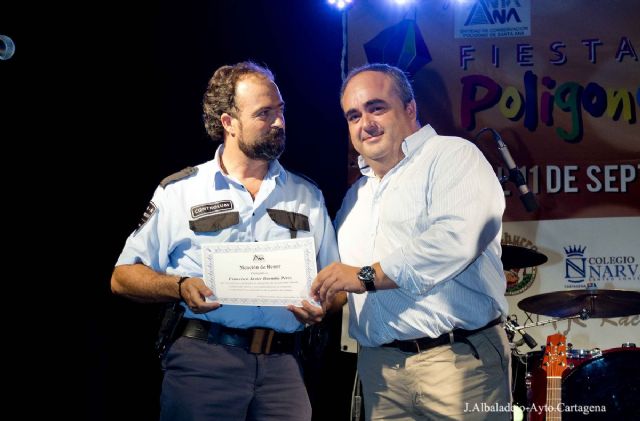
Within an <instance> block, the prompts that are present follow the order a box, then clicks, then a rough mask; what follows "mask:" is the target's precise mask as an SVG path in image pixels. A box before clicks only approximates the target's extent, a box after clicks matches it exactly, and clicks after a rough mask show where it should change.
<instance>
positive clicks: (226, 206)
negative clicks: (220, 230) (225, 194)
mask: <svg viewBox="0 0 640 421" xmlns="http://www.w3.org/2000/svg"><path fill="white" fill-rule="evenodd" d="M232 209H233V202H232V201H231V200H220V201H219V202H211V203H204V204H202V205H197V206H192V207H191V217H192V218H194V219H195V218H200V217H201V216H205V215H213V214H216V213H222V212H226V211H229V210H232Z"/></svg>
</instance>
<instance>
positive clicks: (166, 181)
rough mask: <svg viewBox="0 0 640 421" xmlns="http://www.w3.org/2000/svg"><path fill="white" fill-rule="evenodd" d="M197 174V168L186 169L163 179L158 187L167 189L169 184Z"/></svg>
mask: <svg viewBox="0 0 640 421" xmlns="http://www.w3.org/2000/svg"><path fill="white" fill-rule="evenodd" d="M197 173H198V168H196V167H187V168H185V169H183V170H180V171H178V172H177V173H173V174H171V175H170V176H168V177H165V178H164V179H163V180H162V181H161V182H160V185H161V186H162V188H163V189H164V188H165V187H167V186H168V185H169V184H171V183H175V182H176V181H179V180H182V179H183V178H187V177H189V176H192V175H194V174H197Z"/></svg>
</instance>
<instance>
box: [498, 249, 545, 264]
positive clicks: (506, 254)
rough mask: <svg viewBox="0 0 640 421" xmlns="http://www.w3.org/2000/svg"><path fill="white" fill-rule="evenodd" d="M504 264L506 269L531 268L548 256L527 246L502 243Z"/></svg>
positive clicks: (541, 262)
mask: <svg viewBox="0 0 640 421" xmlns="http://www.w3.org/2000/svg"><path fill="white" fill-rule="evenodd" d="M501 260H502V266H503V267H504V269H505V270H509V269H517V268H529V267H532V266H538V265H541V264H543V263H544V262H546V261H547V260H548V259H547V256H545V255H544V254H542V253H540V252H539V251H535V250H532V249H528V248H526V247H520V246H513V245H511V244H502V257H501Z"/></svg>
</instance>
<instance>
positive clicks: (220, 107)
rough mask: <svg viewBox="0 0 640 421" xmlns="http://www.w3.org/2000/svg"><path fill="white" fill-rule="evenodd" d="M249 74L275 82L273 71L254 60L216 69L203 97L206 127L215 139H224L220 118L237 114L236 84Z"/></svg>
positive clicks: (210, 135)
mask: <svg viewBox="0 0 640 421" xmlns="http://www.w3.org/2000/svg"><path fill="white" fill-rule="evenodd" d="M247 75H255V76H258V77H262V78H264V79H267V80H270V81H271V82H274V77H273V73H271V70H269V69H267V68H266V67H263V66H260V65H258V64H256V63H254V62H252V61H243V62H240V63H237V64H234V65H231V66H222V67H220V68H219V69H218V70H216V71H215V73H214V74H213V76H212V77H211V79H209V83H208V84H207V90H206V91H205V93H204V97H203V99H202V109H203V111H204V114H203V118H204V127H205V129H206V131H207V134H208V135H209V137H211V139H213V140H220V141H221V140H223V139H224V127H222V121H221V120H220V118H221V117H222V114H224V113H227V114H230V115H232V116H235V115H236V114H235V111H234V110H237V109H238V108H237V107H236V103H235V97H236V84H237V83H238V81H239V80H241V79H242V78H244V77H246V76H247Z"/></svg>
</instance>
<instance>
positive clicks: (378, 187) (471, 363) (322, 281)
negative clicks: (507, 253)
mask: <svg viewBox="0 0 640 421" xmlns="http://www.w3.org/2000/svg"><path fill="white" fill-rule="evenodd" d="M341 104H342V109H343V111H344V115H345V117H346V119H347V123H348V126H349V133H350V137H351V141H352V143H353V146H354V148H355V149H356V151H357V152H358V153H359V154H360V157H359V165H360V170H361V172H362V174H363V177H361V178H360V179H359V180H358V181H356V182H355V183H354V185H353V186H352V187H351V188H350V190H349V191H348V192H347V194H346V196H345V198H344V201H343V203H342V207H341V209H340V211H339V212H338V215H337V218H336V221H335V226H336V229H337V231H338V248H339V251H340V257H341V260H342V263H333V264H331V265H329V266H328V267H326V268H324V269H323V270H321V271H320V272H319V273H318V276H317V278H316V280H315V281H314V283H313V285H312V287H311V291H312V294H314V295H315V297H316V298H317V299H319V300H321V301H322V302H323V304H324V305H327V306H328V305H331V303H332V302H333V301H334V300H335V299H336V297H337V295H336V294H340V293H341V292H342V291H346V292H348V293H349V310H350V321H349V332H350V334H351V336H353V337H354V338H355V339H356V340H357V341H358V343H359V344H360V354H359V358H358V373H359V375H360V378H361V380H362V384H363V391H364V403H365V415H366V419H368V420H369V419H396V420H400V419H406V420H415V419H464V420H469V419H487V418H490V419H509V418H510V412H509V410H510V405H509V404H510V401H511V398H510V386H509V383H510V375H509V370H510V367H509V347H508V342H507V338H506V335H505V332H504V330H503V329H502V327H501V326H500V322H501V319H502V317H503V316H505V315H506V312H507V303H506V300H505V297H504V292H505V287H506V281H505V278H504V274H503V271H502V263H501V261H500V253H501V249H500V237H501V229H502V221H501V220H502V213H503V211H504V206H505V203H504V196H503V192H502V189H501V186H500V183H499V182H498V179H497V177H496V176H495V174H494V172H493V170H492V168H491V166H490V165H489V163H488V162H487V161H486V159H485V158H484V156H483V155H482V153H481V152H480V151H479V150H478V149H477V147H476V146H475V145H473V144H472V143H471V142H469V141H467V140H465V139H462V138H458V137H445V136H439V135H438V134H436V132H435V131H434V130H433V128H431V126H429V125H427V126H425V127H422V128H421V127H420V124H419V122H418V120H417V110H416V102H415V100H414V96H413V90H412V88H411V85H410V84H409V81H408V80H407V78H406V76H405V75H404V73H402V71H401V70H400V69H397V68H395V67H392V66H388V65H385V64H370V65H366V66H363V67H361V68H357V69H354V70H353V71H351V73H350V74H349V75H348V77H347V78H346V79H345V81H344V83H343V85H342V91H341ZM489 412H491V413H489Z"/></svg>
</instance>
